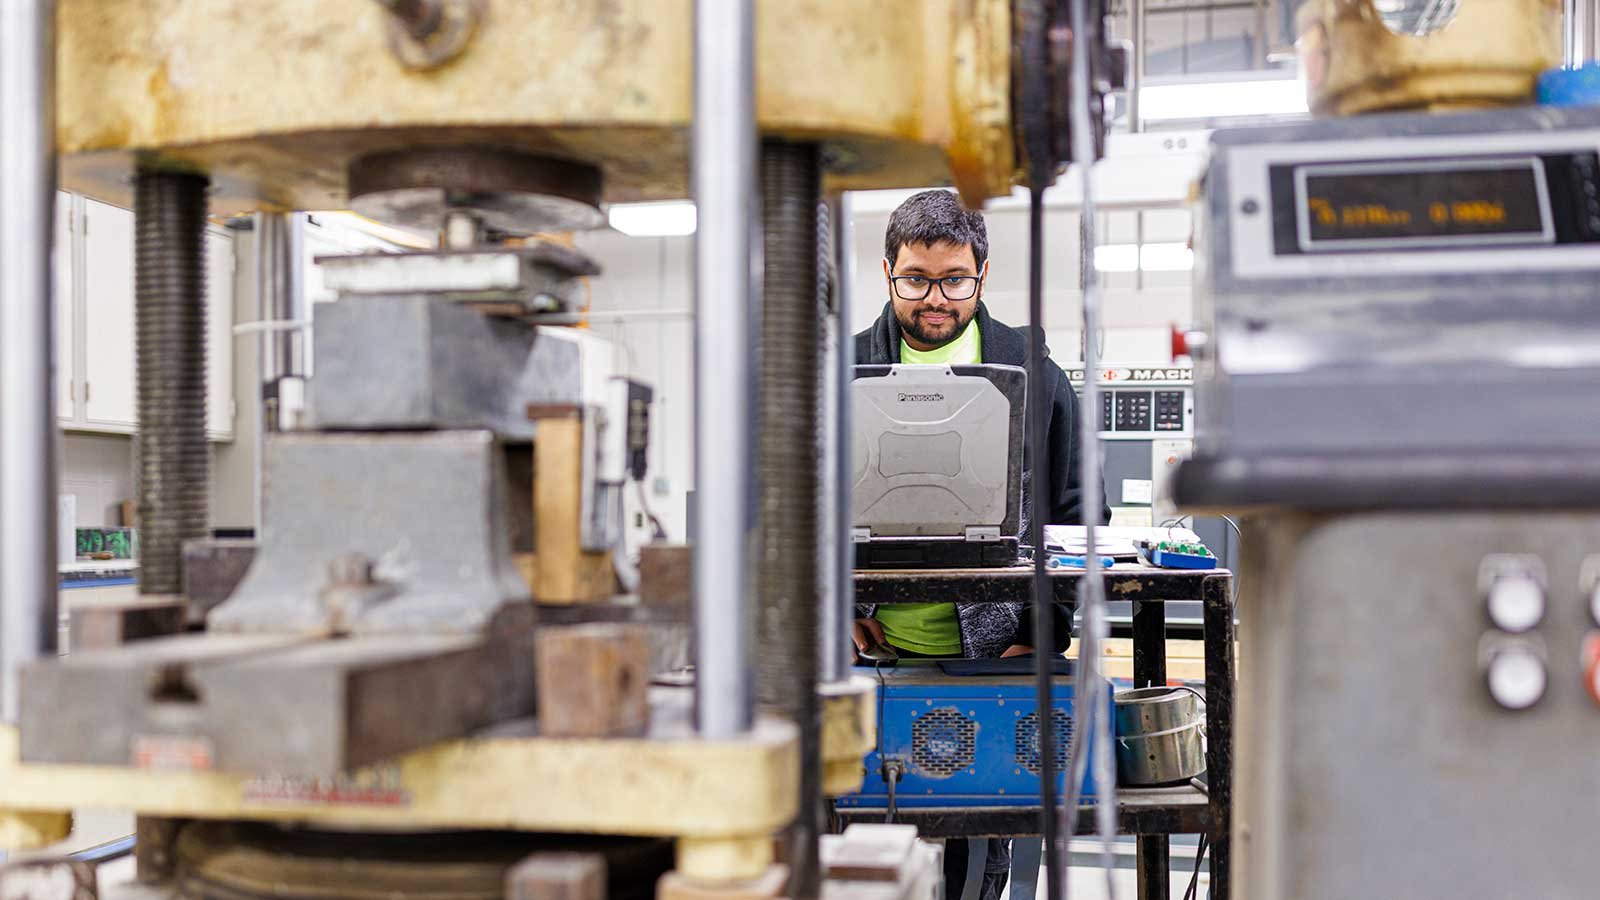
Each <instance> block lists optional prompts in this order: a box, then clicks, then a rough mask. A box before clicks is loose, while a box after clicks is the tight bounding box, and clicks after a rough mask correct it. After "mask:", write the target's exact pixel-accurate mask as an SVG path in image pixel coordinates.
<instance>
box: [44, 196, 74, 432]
mask: <svg viewBox="0 0 1600 900" xmlns="http://www.w3.org/2000/svg"><path fill="white" fill-rule="evenodd" d="M75 206H76V199H75V198H74V197H73V196H72V195H71V194H68V193H66V192H65V191H56V233H55V243H54V244H53V245H52V247H51V248H50V253H51V257H50V265H51V267H52V268H53V269H54V270H55V272H54V274H55V286H54V288H53V294H52V296H51V298H50V302H51V304H52V305H53V306H54V308H55V314H56V417H57V418H58V419H60V420H61V423H62V424H63V425H67V424H71V422H72V420H73V419H75V418H76V417H77V415H78V410H77V398H78V381H77V379H78V375H77V372H76V371H74V369H73V366H74V365H75V364H76V363H77V361H78V355H77V354H76V353H73V352H72V350H73V347H74V346H75V343H76V342H75V340H74V331H73V329H74V328H75V326H76V324H77V321H78V310H77V296H78V292H77V291H75V290H73V285H74V284H75V283H76V282H77V271H76V266H75V264H74V259H75V258H76V254H75V253H74V252H73V250H74V248H75V247H76V246H77V245H76V244H75V243H74V242H73V240H72V234H73V231H75V230H76V228H77V222H76V220H75V218H74V216H75V213H76V210H75Z"/></svg>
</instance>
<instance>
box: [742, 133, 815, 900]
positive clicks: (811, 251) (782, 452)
mask: <svg viewBox="0 0 1600 900" xmlns="http://www.w3.org/2000/svg"><path fill="white" fill-rule="evenodd" d="M821 188H822V164H821V155H820V153H819V151H818V148H817V147H816V146H815V145H812V144H791V143H785V142H781V141H765V142H763V143H762V146H761V192H762V201H763V211H762V222H761V224H762V234H763V252H764V257H763V259H764V264H763V266H764V270H765V275H764V278H763V282H762V293H761V296H762V303H761V353H760V360H761V362H760V386H759V388H758V393H757V398H758V401H759V403H758V407H757V408H758V409H759V413H758V417H759V422H760V425H759V428H760V431H759V434H758V436H757V463H756V473H757V481H758V485H757V488H756V490H757V495H756V496H757V497H758V498H759V503H760V519H759V521H760V525H759V530H758V539H757V540H758V546H757V549H756V560H755V566H754V570H755V578H756V594H757V600H758V603H759V607H758V611H757V616H756V629H757V639H758V644H757V646H759V647H760V648H761V651H760V653H759V654H758V655H757V665H756V687H757V697H758V699H759V700H760V702H761V703H762V704H763V705H764V706H766V707H768V708H770V709H772V710H774V711H776V712H778V713H780V714H781V715H783V716H785V717H787V718H792V719H793V720H794V721H795V724H796V725H798V726H799V728H800V785H799V789H800V804H799V813H798V815H797V816H796V818H795V824H794V828H793V830H792V832H791V835H790V856H789V860H788V861H789V865H790V867H791V870H792V872H793V877H792V879H791V882H790V893H791V895H792V896H795V897H815V896H816V895H817V892H818V889H819V883H820V875H819V872H818V861H817V834H818V830H819V828H820V824H821V807H822V780H821V779H822V746H821V742H822V715H821V707H820V705H819V703H818V700H817V675H818V653H819V648H820V646H821V645H820V644H819V643H818V634H817V621H818V618H819V615H820V609H819V603H820V597H821V594H820V588H821V585H820V581H819V572H818V567H817V559H818V554H819V552H820V550H821V548H820V546H819V542H818V526H819V524H820V522H819V518H818V493H819V490H820V485H819V479H820V475H821V472H820V465H821V460H820V452H821V450H820V447H819V440H820V433H821V422H822V416H821V410H820V403H821V399H822V382H821V370H822V316H823V308H824V306H823V302H824V301H823V297H822V295H821V278H820V273H819V269H818V260H819V259H820V258H821V254H820V253H819V249H818V246H817V245H818V241H819V237H820V235H821V232H820V230H819V222H818V216H817V207H818V204H819V202H820V201H821Z"/></svg>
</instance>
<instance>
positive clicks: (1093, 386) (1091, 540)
mask: <svg viewBox="0 0 1600 900" xmlns="http://www.w3.org/2000/svg"><path fill="white" fill-rule="evenodd" d="M1066 2H1067V6H1068V8H1069V13H1070V17H1071V34H1072V54H1071V65H1072V70H1071V79H1070V82H1069V83H1070V85H1071V96H1070V97H1069V98H1068V99H1069V103H1068V108H1069V110H1070V112H1071V116H1070V122H1071V131H1072V160H1073V163H1074V165H1075V166H1076V167H1077V175H1078V178H1079V180H1080V185H1081V192H1082V198H1083V199H1082V202H1081V204H1080V206H1079V211H1078V223H1079V225H1078V227H1079V232H1078V234H1079V238H1078V240H1079V260H1080V263H1079V273H1078V276H1079V284H1080V286H1081V288H1082V301H1083V334H1084V342H1083V368H1084V380H1083V403H1082V406H1081V409H1082V411H1083V412H1082V414H1081V415H1080V416H1079V417H1078V419H1079V421H1078V465H1079V484H1080V486H1081V491H1082V493H1081V494H1080V498H1081V500H1082V509H1083V524H1084V531H1085V535H1084V538H1085V542H1086V545H1087V551H1086V552H1087V553H1088V554H1089V564H1088V565H1087V566H1086V567H1085V568H1084V574H1083V579H1082V581H1081V582H1080V585H1081V587H1080V600H1081V608H1082V609H1083V629H1082V631H1081V633H1080V640H1079V642H1078V674H1079V676H1080V680H1079V685H1080V686H1081V688H1080V690H1079V692H1078V694H1077V695H1076V696H1075V697H1074V700H1075V701H1076V702H1079V703H1083V704H1084V705H1085V708H1084V709H1083V710H1082V711H1081V712H1079V714H1078V723H1077V724H1078V726H1079V730H1078V733H1079V735H1080V739H1079V740H1076V741H1074V744H1073V748H1072V753H1071V759H1070V763H1071V764H1070V766H1069V769H1068V773H1067V788H1066V795H1067V798H1068V800H1069V801H1072V802H1069V804H1068V805H1067V807H1066V808H1065V809H1064V810H1063V813H1064V818H1065V820H1066V821H1067V822H1076V821H1077V810H1076V809H1075V808H1074V805H1075V802H1076V799H1077V796H1078V788H1079V784H1078V779H1079V778H1080V777H1081V776H1082V773H1083V772H1084V771H1085V769H1086V768H1088V769H1092V771H1093V772H1094V776H1095V789H1096V791H1097V796H1096V797H1095V823H1096V826H1097V830H1098V831H1099V832H1100V838H1101V865H1102V866H1103V867H1104V868H1105V869H1106V877H1107V891H1108V893H1110V894H1111V895H1112V896H1115V892H1114V891H1113V890H1112V883H1111V867H1112V848H1111V843H1112V841H1113V840H1115V835H1116V810H1117V799H1116V773H1115V771H1114V770H1113V769H1112V768H1111V728H1110V725H1111V722H1110V719H1111V716H1110V697H1109V696H1108V694H1109V689H1108V686H1107V685H1106V683H1105V682H1104V680H1103V666H1102V661H1101V652H1102V648H1103V643H1104V640H1105V638H1106V637H1107V635H1108V631H1109V626H1108V625H1107V622H1106V614H1105V578H1104V575H1103V573H1102V572H1101V570H1100V567H1099V566H1098V565H1095V564H1094V561H1095V560H1096V559H1097V558H1098V556H1099V545H1098V537H1097V533H1098V530H1099V526H1100V524H1101V522H1100V510H1101V505H1102V503H1103V497H1102V491H1101V482H1100V458H1101V452H1100V415H1099V413H1100V385H1099V382H1098V378H1099V371H1098V370H1099V367H1100V358H1099V347H1098V342H1097V341H1096V340H1095V335H1096V334H1098V333H1099V330H1100V295H1099V285H1098V279H1097V277H1096V274H1095V268H1094V244H1095V219H1094V216H1095V208H1094V190H1093V179H1092V178H1091V174H1092V171H1093V168H1094V162H1095V143H1094V134H1095V130H1094V118H1093V113H1092V112H1091V107H1090V102H1089V100H1090V97H1089V92H1090V81H1089V55H1090V52H1091V48H1090V46H1089V34H1090V32H1089V30H1088V25H1089V7H1090V4H1089V2H1088V0H1066ZM1086 751H1087V752H1086ZM1069 859H1070V857H1069Z"/></svg>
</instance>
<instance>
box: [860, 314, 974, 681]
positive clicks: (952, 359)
mask: <svg viewBox="0 0 1600 900" xmlns="http://www.w3.org/2000/svg"><path fill="white" fill-rule="evenodd" d="M982 347H983V344H982V336H981V335H980V334H979V333H978V320H977V318H976V317H974V318H973V320H972V321H971V322H968V323H967V327H966V328H965V329H963V330H962V332H961V333H960V334H959V335H957V336H956V339H955V340H953V341H951V342H950V343H948V344H945V345H944V346H943V347H935V348H934V349H932V350H917V349H914V348H912V347H911V345H910V344H907V343H906V342H905V341H904V340H902V341H901V342H900V361H901V362H903V363H907V364H921V365H943V366H964V365H974V364H976V363H981V362H983V350H982ZM876 618H877V620H878V624H880V625H882V626H883V635H884V637H886V638H888V640H889V643H891V644H893V645H894V646H896V647H899V648H900V649H902V650H910V651H911V652H913V653H921V654H924V655H927V656H960V655H961V622H960V621H959V620H958V619H957V618H956V605H955V604H954V603H896V604H884V605H882V606H879V607H878V612H877V614H876Z"/></svg>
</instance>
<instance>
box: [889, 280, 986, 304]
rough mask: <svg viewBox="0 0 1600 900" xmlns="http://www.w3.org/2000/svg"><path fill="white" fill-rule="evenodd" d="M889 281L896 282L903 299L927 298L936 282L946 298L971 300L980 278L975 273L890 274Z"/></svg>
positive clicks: (897, 289) (897, 291) (896, 287)
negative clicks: (941, 276)
mask: <svg viewBox="0 0 1600 900" xmlns="http://www.w3.org/2000/svg"><path fill="white" fill-rule="evenodd" d="M889 281H890V282H891V283H893V284H894V293H895V296H896V297H899V298H900V299H901V300H922V299H925V298H926V297H927V296H928V295H929V294H930V293H932V292H933V286H934V285H936V284H937V285H938V286H939V293H941V294H943V295H944V298H945V299H946V300H971V299H972V295H973V294H976V293H977V292H978V278H977V276H975V275H950V276H947V277H945V278H929V277H928V276H926V275H890V276H889Z"/></svg>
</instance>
